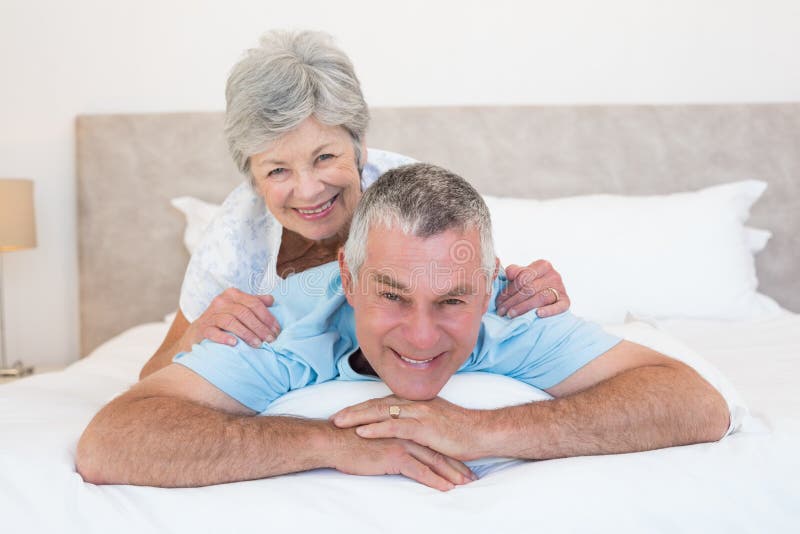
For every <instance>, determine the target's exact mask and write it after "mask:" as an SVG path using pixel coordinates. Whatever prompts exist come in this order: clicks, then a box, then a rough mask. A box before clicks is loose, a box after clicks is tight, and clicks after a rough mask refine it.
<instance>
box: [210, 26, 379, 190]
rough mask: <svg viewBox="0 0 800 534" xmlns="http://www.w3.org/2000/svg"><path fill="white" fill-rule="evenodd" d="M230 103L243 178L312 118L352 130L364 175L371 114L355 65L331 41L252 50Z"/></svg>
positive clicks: (295, 37) (229, 133) (268, 41)
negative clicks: (272, 146) (254, 161)
mask: <svg viewBox="0 0 800 534" xmlns="http://www.w3.org/2000/svg"><path fill="white" fill-rule="evenodd" d="M225 97H226V100H227V108H226V113H225V136H226V138H227V140H228V148H229V149H230V152H231V156H232V157H233V160H234V162H235V163H236V165H237V166H238V167H239V170H240V171H241V172H242V174H245V175H250V156H253V155H255V154H258V153H259V152H262V151H263V150H265V149H266V146H267V145H268V144H269V143H270V142H272V141H274V140H275V139H277V138H278V137H280V136H281V135H283V134H284V133H286V132H288V131H289V130H292V129H293V128H295V127H296V126H297V125H299V124H300V123H301V122H303V121H304V120H305V119H307V118H309V117H311V116H312V115H313V116H314V117H315V118H316V119H317V120H318V121H320V122H321V123H322V124H325V125H328V126H342V127H343V128H344V129H345V130H347V132H348V133H349V134H350V136H351V137H352V139H353V146H354V149H355V155H356V165H357V166H358V168H359V171H360V170H361V167H362V163H361V142H362V140H363V138H364V133H365V131H366V129H367V124H368V123H369V111H368V109H367V103H366V102H365V101H364V96H363V95H362V93H361V85H360V84H359V81H358V78H357V77H356V73H355V71H354V70H353V65H352V63H351V62H350V59H349V58H348V57H347V55H346V54H345V53H344V52H342V50H340V49H339V48H338V47H336V46H335V45H334V44H333V39H332V37H331V36H330V35H328V34H326V33H322V32H314V31H301V32H289V31H280V30H275V31H270V32H268V33H266V34H264V35H263V36H262V37H261V41H260V44H259V46H258V48H252V49H250V50H248V51H247V52H246V54H245V57H244V58H243V59H242V60H241V61H239V62H238V63H237V64H236V65H235V66H234V67H233V69H232V71H231V74H230V76H229V77H228V85H227V87H226V89H225ZM251 178H252V176H251Z"/></svg>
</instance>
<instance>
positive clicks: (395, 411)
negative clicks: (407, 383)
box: [389, 404, 400, 419]
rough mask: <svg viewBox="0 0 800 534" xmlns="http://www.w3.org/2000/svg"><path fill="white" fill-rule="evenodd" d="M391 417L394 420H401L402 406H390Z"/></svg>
mask: <svg viewBox="0 0 800 534" xmlns="http://www.w3.org/2000/svg"><path fill="white" fill-rule="evenodd" d="M389 416H390V417H391V418H392V419H399V418H400V406H398V405H396V404H392V405H391V406H389Z"/></svg>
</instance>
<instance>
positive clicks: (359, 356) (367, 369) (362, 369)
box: [349, 348, 378, 376]
mask: <svg viewBox="0 0 800 534" xmlns="http://www.w3.org/2000/svg"><path fill="white" fill-rule="evenodd" d="M349 362H350V367H351V368H352V369H353V371H355V372H356V373H358V374H360V375H369V376H378V373H376V372H375V369H373V368H372V366H371V365H370V364H369V362H368V361H367V359H366V358H365V357H364V354H363V353H362V352H361V349H360V348H359V349H358V350H356V351H355V352H354V353H353V354H351V355H350V358H349Z"/></svg>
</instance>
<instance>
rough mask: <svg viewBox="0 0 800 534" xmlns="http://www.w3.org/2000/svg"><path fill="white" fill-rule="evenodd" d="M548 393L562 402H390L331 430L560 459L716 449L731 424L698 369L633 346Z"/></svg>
mask: <svg viewBox="0 0 800 534" xmlns="http://www.w3.org/2000/svg"><path fill="white" fill-rule="evenodd" d="M548 393H550V394H551V395H553V396H555V397H557V398H556V399H553V400H550V401H541V402H534V403H529V404H524V405H520V406H512V407H508V408H501V409H498V410H467V409H464V408H461V407H458V406H455V405H453V404H451V403H449V402H446V401H444V400H442V399H438V398H437V399H434V400H432V401H424V402H409V401H403V400H400V399H396V398H391V397H390V398H386V399H376V400H373V401H368V402H366V403H362V404H360V405H356V406H352V407H350V408H347V409H345V410H343V411H341V412H339V413H338V414H337V415H336V416H335V418H334V423H335V424H336V425H337V426H339V427H342V428H347V427H354V426H360V428H357V430H356V431H357V433H358V434H359V435H360V436H362V437H368V438H386V437H398V438H404V439H411V440H414V441H416V442H417V443H419V444H422V445H425V446H428V447H430V448H432V449H435V450H437V451H439V452H441V453H443V454H447V455H448V456H451V457H454V458H458V459H461V460H471V459H475V458H482V457H486V456H505V457H514V458H528V459H547V458H562V457H568V456H583V455H595V454H611V453H624V452H635V451H643V450H650V449H658V448H663V447H671V446H675V445H685V444H690V443H699V442H706V441H714V440H718V439H720V438H721V437H722V436H723V435H724V434H725V432H726V431H727V429H728V425H729V420H730V414H729V413H728V407H727V404H726V403H725V400H724V399H723V398H722V396H721V395H720V394H719V393H718V392H717V391H716V390H715V389H714V388H713V387H712V386H711V385H710V384H709V383H708V382H706V381H705V380H704V379H703V378H702V377H701V376H700V375H699V374H697V372H696V371H694V370H693V369H691V368H690V367H688V366H687V365H685V364H683V363H681V362H678V361H676V360H673V359H671V358H667V357H666V356H664V355H662V354H659V353H657V352H655V351H653V350H651V349H648V348H646V347H643V346H641V345H637V344H635V343H631V342H627V341H623V342H621V343H619V344H618V345H616V346H615V347H614V348H612V349H611V350H609V351H607V352H606V353H605V354H603V355H602V356H600V357H598V358H596V359H594V360H593V361H592V362H590V363H589V364H587V365H585V366H584V367H583V368H581V369H579V370H578V371H576V372H575V373H573V374H572V375H571V376H570V377H569V378H567V379H566V380H564V381H563V382H561V383H560V384H558V385H556V386H554V387H552V388H550V389H549V390H548ZM391 404H400V405H401V416H400V419H390V418H389V417H388V406H389V405H391ZM361 425H365V426H361Z"/></svg>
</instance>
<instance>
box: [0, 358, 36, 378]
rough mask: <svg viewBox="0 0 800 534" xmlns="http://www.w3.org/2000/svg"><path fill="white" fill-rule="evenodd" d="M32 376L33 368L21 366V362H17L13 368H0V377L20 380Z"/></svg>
mask: <svg viewBox="0 0 800 534" xmlns="http://www.w3.org/2000/svg"><path fill="white" fill-rule="evenodd" d="M32 374H33V367H31V366H27V365H22V362H20V361H18V362H16V363H15V364H14V365H13V366H11V367H8V368H5V369H2V368H0V376H2V377H6V378H7V377H14V378H20V377H23V376H28V375H32Z"/></svg>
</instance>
